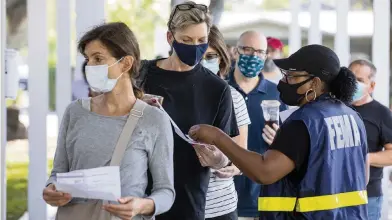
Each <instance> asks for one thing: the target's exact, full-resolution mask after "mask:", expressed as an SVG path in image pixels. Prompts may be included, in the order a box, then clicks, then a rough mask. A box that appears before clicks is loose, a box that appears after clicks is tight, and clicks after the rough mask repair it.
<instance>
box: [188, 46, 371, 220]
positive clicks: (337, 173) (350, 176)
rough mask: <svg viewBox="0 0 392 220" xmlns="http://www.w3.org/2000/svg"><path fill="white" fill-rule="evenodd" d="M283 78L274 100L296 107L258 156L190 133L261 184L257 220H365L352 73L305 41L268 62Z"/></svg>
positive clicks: (207, 131) (203, 132) (216, 137)
mask: <svg viewBox="0 0 392 220" xmlns="http://www.w3.org/2000/svg"><path fill="white" fill-rule="evenodd" d="M274 62H275V64H276V65H277V66H278V67H279V68H280V69H281V70H282V74H283V78H282V80H281V81H280V82H279V84H278V89H279V91H280V98H281V99H282V101H283V102H284V103H285V104H287V105H290V106H299V107H300V108H299V109H298V110H296V111H295V112H293V113H292V114H291V115H290V116H289V118H288V119H287V120H286V121H285V122H284V123H283V124H282V126H281V128H280V129H279V130H278V132H277V133H276V136H275V138H274V139H273V136H274V132H265V133H264V134H266V135H267V136H269V137H270V138H271V139H273V142H272V144H271V145H270V147H269V149H268V150H267V151H266V152H265V153H264V154H262V155H261V154H258V153H255V152H250V151H248V150H246V149H244V148H242V147H240V146H238V145H236V144H235V142H233V141H232V139H231V138H230V137H229V136H227V135H225V134H224V132H222V131H220V130H219V129H217V128H215V127H212V126H208V125H196V126H194V127H192V128H191V129H190V131H189V135H190V136H191V137H192V138H193V139H195V140H197V141H199V142H203V143H208V144H212V145H215V146H217V147H218V148H219V149H220V150H221V151H222V152H223V153H225V154H226V155H227V156H228V157H229V159H230V161H232V162H233V163H234V164H235V165H236V166H237V167H238V168H239V169H240V170H241V171H243V173H244V175H246V176H248V177H249V178H251V179H252V180H254V181H256V182H258V183H261V184H264V185H265V186H264V187H263V189H262V192H261V193H260V194H261V195H260V198H259V211H260V219H261V220H264V219H265V220H269V219H278V220H281V219H282V220H285V219H328V220H337V219H339V220H340V219H341V220H343V219H350V220H356V219H367V207H366V204H367V196H366V184H367V178H368V177H367V176H368V174H367V173H368V163H367V141H366V131H365V126H364V123H363V121H362V120H361V118H360V117H359V115H358V113H357V112H356V111H354V110H352V109H351V108H350V107H348V106H347V105H346V104H347V103H350V102H351V100H352V97H353V94H354V92H355V91H356V79H355V76H354V74H353V73H352V72H351V71H350V70H349V69H347V68H345V67H340V62H339V59H338V57H337V55H336V54H335V53H334V52H333V51H332V50H330V49H328V48H327V47H324V46H321V45H308V46H305V47H303V48H301V49H300V50H298V51H297V52H296V53H294V54H293V55H291V56H290V57H289V58H286V59H280V60H275V61H274Z"/></svg>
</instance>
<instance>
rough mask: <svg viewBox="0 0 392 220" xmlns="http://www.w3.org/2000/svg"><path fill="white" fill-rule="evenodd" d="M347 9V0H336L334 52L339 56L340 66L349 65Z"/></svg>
mask: <svg viewBox="0 0 392 220" xmlns="http://www.w3.org/2000/svg"><path fill="white" fill-rule="evenodd" d="M349 10H350V1H349V0H336V35H335V52H336V53H337V55H338V56H339V59H340V64H341V65H342V66H347V65H349V60H350V37H349V36H348V28H347V17H348V13H349Z"/></svg>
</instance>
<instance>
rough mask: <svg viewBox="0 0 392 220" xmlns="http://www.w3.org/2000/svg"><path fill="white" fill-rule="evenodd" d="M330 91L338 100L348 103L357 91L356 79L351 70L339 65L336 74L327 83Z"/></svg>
mask: <svg viewBox="0 0 392 220" xmlns="http://www.w3.org/2000/svg"><path fill="white" fill-rule="evenodd" d="M328 86H329V90H330V92H331V93H332V94H333V95H335V96H336V98H337V99H339V100H340V101H342V102H344V103H346V104H350V103H351V102H352V100H353V95H354V93H355V92H356V91H357V79H356V77H355V75H354V73H353V72H351V70H349V69H348V68H346V67H341V68H340V71H339V74H338V76H337V77H336V78H335V79H334V80H333V81H332V82H331V83H329V85H328Z"/></svg>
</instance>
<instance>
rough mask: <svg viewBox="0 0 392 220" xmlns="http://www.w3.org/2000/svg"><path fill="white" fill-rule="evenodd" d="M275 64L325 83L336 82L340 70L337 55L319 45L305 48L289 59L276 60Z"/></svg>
mask: <svg viewBox="0 0 392 220" xmlns="http://www.w3.org/2000/svg"><path fill="white" fill-rule="evenodd" d="M274 63H275V65H276V66H278V67H279V68H280V69H283V70H288V71H306V72H307V73H309V74H311V75H314V76H316V77H319V78H320V79H321V80H323V81H325V82H331V81H332V80H334V79H335V78H336V76H337V75H338V74H339V70H340V61H339V58H338V56H337V55H336V53H335V52H333V50H331V49H329V48H328V47H325V46H322V45H318V44H312V45H307V46H304V47H302V48H301V49H299V50H298V51H297V52H295V53H293V54H292V55H290V56H289V57H288V58H285V59H277V60H274Z"/></svg>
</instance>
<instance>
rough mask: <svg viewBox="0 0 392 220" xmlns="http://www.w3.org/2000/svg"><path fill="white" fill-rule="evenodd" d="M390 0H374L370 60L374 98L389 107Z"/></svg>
mask: <svg viewBox="0 0 392 220" xmlns="http://www.w3.org/2000/svg"><path fill="white" fill-rule="evenodd" d="M390 7H391V5H390V1H385V0H374V1H373V14H374V33H373V44H372V60H373V63H374V65H375V66H376V67H377V75H376V88H375V91H374V94H373V95H374V98H375V99H376V100H378V101H379V102H381V103H382V104H383V105H386V106H388V107H389V76H390V62H389V59H390V58H389V54H390V51H389V35H390V33H389V29H390ZM388 170H389V169H388V168H384V179H383V180H382V188H383V191H384V195H385V196H384V203H383V207H382V217H381V219H382V220H387V219H388V209H389V207H388V201H389V198H388V182H389V180H388V179H389V173H388Z"/></svg>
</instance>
